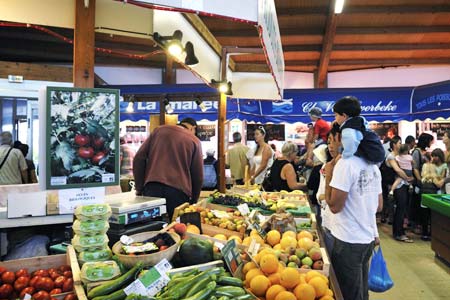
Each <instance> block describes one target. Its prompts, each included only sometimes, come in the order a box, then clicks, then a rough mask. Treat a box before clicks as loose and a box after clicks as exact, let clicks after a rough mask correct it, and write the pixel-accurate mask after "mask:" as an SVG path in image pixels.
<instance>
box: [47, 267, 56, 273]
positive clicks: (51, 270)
mask: <svg viewBox="0 0 450 300" xmlns="http://www.w3.org/2000/svg"><path fill="white" fill-rule="evenodd" d="M47 271H48V274H52V273H53V272H58V269H57V268H50V269H48V270H47Z"/></svg>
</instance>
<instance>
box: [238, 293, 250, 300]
mask: <svg viewBox="0 0 450 300" xmlns="http://www.w3.org/2000/svg"><path fill="white" fill-rule="evenodd" d="M254 299H255V297H253V296H252V295H250V294H245V295H242V296H238V297H236V298H233V300H254Z"/></svg>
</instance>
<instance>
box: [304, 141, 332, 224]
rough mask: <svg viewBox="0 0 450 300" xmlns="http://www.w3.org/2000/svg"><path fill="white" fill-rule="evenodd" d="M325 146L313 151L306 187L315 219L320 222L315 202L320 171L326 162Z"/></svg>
mask: <svg viewBox="0 0 450 300" xmlns="http://www.w3.org/2000/svg"><path fill="white" fill-rule="evenodd" d="M326 150H327V145H326V144H320V145H318V146H317V147H316V148H315V149H314V150H313V162H314V164H313V167H312V169H311V173H310V174H309V177H308V181H307V184H306V186H307V187H308V195H309V201H310V203H311V205H312V207H313V208H314V210H315V213H316V217H317V219H319V220H320V212H321V211H320V205H319V203H318V201H317V198H316V194H317V190H318V189H319V184H320V170H321V169H322V166H323V165H324V164H325V163H326V162H327V151H326Z"/></svg>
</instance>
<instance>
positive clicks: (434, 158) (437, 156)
mask: <svg viewBox="0 0 450 300" xmlns="http://www.w3.org/2000/svg"><path fill="white" fill-rule="evenodd" d="M431 162H432V163H433V164H434V165H435V166H436V173H437V175H438V177H440V178H445V177H447V173H448V167H447V164H446V163H445V155H444V151H442V150H441V149H439V148H436V149H434V150H433V152H431Z"/></svg>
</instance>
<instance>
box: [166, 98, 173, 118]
mask: <svg viewBox="0 0 450 300" xmlns="http://www.w3.org/2000/svg"><path fill="white" fill-rule="evenodd" d="M164 108H165V109H166V113H168V114H173V108H172V106H171V105H170V102H169V99H167V98H165V99H164Z"/></svg>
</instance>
